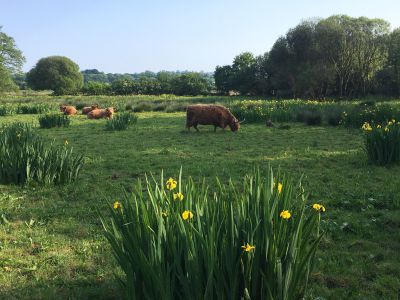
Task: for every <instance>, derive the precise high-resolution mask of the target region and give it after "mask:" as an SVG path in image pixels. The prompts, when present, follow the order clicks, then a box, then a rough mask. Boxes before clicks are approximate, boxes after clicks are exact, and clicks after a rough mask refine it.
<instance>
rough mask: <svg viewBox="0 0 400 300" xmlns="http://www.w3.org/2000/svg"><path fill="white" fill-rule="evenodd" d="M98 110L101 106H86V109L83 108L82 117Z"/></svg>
mask: <svg viewBox="0 0 400 300" xmlns="http://www.w3.org/2000/svg"><path fill="white" fill-rule="evenodd" d="M98 108H99V106H98V105H97V104H95V105H92V106H85V107H84V108H82V115H87V114H88V113H90V112H91V111H92V110H95V109H98Z"/></svg>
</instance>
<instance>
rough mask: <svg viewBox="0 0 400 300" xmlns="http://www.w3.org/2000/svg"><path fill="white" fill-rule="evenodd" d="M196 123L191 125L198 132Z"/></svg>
mask: <svg viewBox="0 0 400 300" xmlns="http://www.w3.org/2000/svg"><path fill="white" fill-rule="evenodd" d="M197 125H198V123H195V124H194V125H193V127H194V129H196V131H197V132H199V131H200V130H199V129H198V128H197Z"/></svg>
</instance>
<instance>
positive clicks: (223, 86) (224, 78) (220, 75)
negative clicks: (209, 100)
mask: <svg viewBox="0 0 400 300" xmlns="http://www.w3.org/2000/svg"><path fill="white" fill-rule="evenodd" d="M214 80H215V86H216V88H217V91H218V92H220V93H222V94H225V95H226V94H228V93H229V91H230V90H233V89H234V87H233V82H232V81H233V70H232V67H231V66H222V67H220V66H217V67H216V68H215V72H214Z"/></svg>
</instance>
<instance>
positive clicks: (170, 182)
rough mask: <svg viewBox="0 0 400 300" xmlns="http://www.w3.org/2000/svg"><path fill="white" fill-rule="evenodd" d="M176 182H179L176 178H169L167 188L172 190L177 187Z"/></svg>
mask: <svg viewBox="0 0 400 300" xmlns="http://www.w3.org/2000/svg"><path fill="white" fill-rule="evenodd" d="M176 184H177V182H176V180H174V179H172V178H170V179H168V180H167V182H166V184H165V185H166V187H167V189H168V190H170V191H171V190H173V189H175V188H176Z"/></svg>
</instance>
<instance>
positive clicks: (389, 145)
mask: <svg viewBox="0 0 400 300" xmlns="http://www.w3.org/2000/svg"><path fill="white" fill-rule="evenodd" d="M362 129H363V130H364V131H365V151H366V153H367V156H368V160H369V161H370V162H371V163H373V164H376V165H388V164H391V163H398V162H400V122H398V123H396V121H395V120H391V121H389V122H387V123H383V124H382V125H380V124H378V125H376V126H375V125H374V124H372V125H371V124H369V123H368V122H366V123H364V125H363V126H362Z"/></svg>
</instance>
